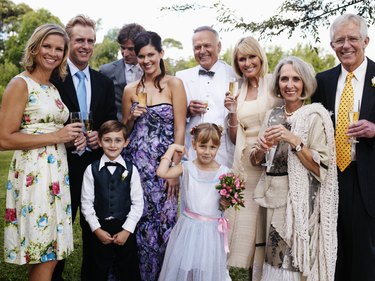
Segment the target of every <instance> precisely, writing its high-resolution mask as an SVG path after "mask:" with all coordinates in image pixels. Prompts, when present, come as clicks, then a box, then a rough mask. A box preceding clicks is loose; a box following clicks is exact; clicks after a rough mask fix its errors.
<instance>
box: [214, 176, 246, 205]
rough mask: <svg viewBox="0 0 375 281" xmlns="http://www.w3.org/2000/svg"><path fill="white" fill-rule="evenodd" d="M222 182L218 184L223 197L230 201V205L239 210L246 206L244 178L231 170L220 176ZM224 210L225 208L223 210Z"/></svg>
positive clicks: (217, 187) (217, 186)
mask: <svg viewBox="0 0 375 281" xmlns="http://www.w3.org/2000/svg"><path fill="white" fill-rule="evenodd" d="M219 180H220V183H219V184H217V185H216V189H217V190H218V191H219V194H220V195H221V198H223V199H225V200H227V201H228V203H229V206H231V207H234V209H235V210H239V209H240V207H245V205H244V200H243V190H244V189H245V185H244V182H243V180H242V179H240V178H239V177H238V176H237V175H235V174H234V173H232V172H230V173H227V174H223V175H221V176H220V177H219ZM223 211H224V210H223Z"/></svg>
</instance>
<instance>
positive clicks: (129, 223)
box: [81, 154, 144, 233]
mask: <svg viewBox="0 0 375 281" xmlns="http://www.w3.org/2000/svg"><path fill="white" fill-rule="evenodd" d="M108 161H110V162H117V163H119V164H121V165H122V166H123V167H125V168H127V167H126V163H125V161H124V159H123V158H122V156H121V155H119V156H118V157H117V158H116V159H115V160H114V161H111V160H109V158H108V157H107V156H106V155H105V154H103V156H102V157H101V159H100V163H99V171H100V170H101V169H102V168H103V167H104V168H105V162H108ZM107 168H108V170H109V172H110V173H111V174H113V173H114V171H115V169H116V167H115V166H109V167H107ZM130 198H131V203H132V204H131V207H130V211H129V214H128V215H127V218H126V220H125V222H124V224H123V225H122V228H123V229H125V230H127V231H129V232H131V233H133V232H134V229H135V227H136V225H137V223H138V221H139V219H140V218H141V216H142V213H143V205H144V201H143V189H142V186H141V179H140V177H139V173H138V170H137V168H136V167H135V166H134V165H133V173H132V177H131V179H130ZM94 199H95V191H94V177H93V175H92V170H91V164H90V165H88V166H87V168H86V170H85V173H84V175H83V182H82V193H81V211H82V214H83V216H84V217H85V219H86V221H87V222H88V224H89V225H90V228H91V231H95V230H96V229H98V228H100V223H99V220H98V217H97V216H96V212H95V209H94Z"/></svg>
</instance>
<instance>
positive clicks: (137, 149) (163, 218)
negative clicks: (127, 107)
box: [124, 103, 177, 281]
mask: <svg viewBox="0 0 375 281" xmlns="http://www.w3.org/2000/svg"><path fill="white" fill-rule="evenodd" d="M134 107H135V104H133V107H132V110H134ZM173 120H174V118H173V107H172V105H171V104H166V103H163V104H158V105H153V106H148V107H147V112H146V113H145V114H143V115H142V116H141V117H139V118H138V119H137V121H136V122H135V124H134V128H133V131H132V133H131V135H130V137H129V139H130V143H129V145H128V146H127V148H126V149H125V155H124V156H125V158H126V159H127V160H128V161H130V162H132V163H134V165H135V166H136V167H137V169H138V171H139V174H140V177H141V183H142V188H143V196H144V209H143V215H142V217H141V219H140V221H139V222H138V225H137V230H136V237H137V246H138V253H139V262H140V271H141V277H142V280H147V281H153V280H157V279H158V276H159V272H160V270H161V266H162V263H163V258H164V254H165V249H166V246H167V242H168V239H169V234H170V232H171V230H172V228H173V226H174V225H175V223H176V220H177V199H176V198H174V199H172V200H167V190H166V188H165V180H164V179H161V178H159V177H158V176H157V175H156V169H157V167H158V166H159V162H160V157H161V156H163V155H164V153H165V152H166V150H167V148H168V146H169V145H170V144H172V143H173V142H174V137H173V123H174V122H173Z"/></svg>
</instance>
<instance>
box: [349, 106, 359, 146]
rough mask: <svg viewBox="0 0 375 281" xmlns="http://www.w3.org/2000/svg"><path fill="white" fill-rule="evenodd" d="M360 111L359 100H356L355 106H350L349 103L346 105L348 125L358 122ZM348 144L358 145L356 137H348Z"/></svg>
mask: <svg viewBox="0 0 375 281" xmlns="http://www.w3.org/2000/svg"><path fill="white" fill-rule="evenodd" d="M360 109H361V102H360V100H357V104H354V106H351V104H350V103H348V118H349V124H353V123H354V122H357V121H358V120H359V111H360ZM348 142H350V143H358V141H357V139H356V137H350V138H349V140H348Z"/></svg>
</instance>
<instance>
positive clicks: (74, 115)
mask: <svg viewBox="0 0 375 281" xmlns="http://www.w3.org/2000/svg"><path fill="white" fill-rule="evenodd" d="M69 117H70V123H82V114H81V112H70V113H69ZM72 153H73V154H79V153H80V151H78V150H73V151H72Z"/></svg>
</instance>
